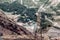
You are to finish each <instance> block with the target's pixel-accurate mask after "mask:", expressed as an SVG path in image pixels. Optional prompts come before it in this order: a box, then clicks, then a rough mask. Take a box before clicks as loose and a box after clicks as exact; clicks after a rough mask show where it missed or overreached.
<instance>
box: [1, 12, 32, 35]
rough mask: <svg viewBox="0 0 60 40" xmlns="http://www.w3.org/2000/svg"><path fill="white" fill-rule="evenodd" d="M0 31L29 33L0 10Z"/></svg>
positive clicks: (18, 33) (19, 33)
mask: <svg viewBox="0 0 60 40" xmlns="http://www.w3.org/2000/svg"><path fill="white" fill-rule="evenodd" d="M0 27H1V28H0V31H1V32H2V31H3V30H4V32H3V34H7V33H8V34H10V33H11V34H12V33H13V34H14V33H15V34H17V35H23V34H25V35H31V33H30V32H29V31H28V30H26V29H25V28H24V27H21V26H19V25H17V24H16V23H15V22H14V21H13V20H11V19H8V17H7V16H6V15H5V14H4V13H3V12H1V11H0Z"/></svg>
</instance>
